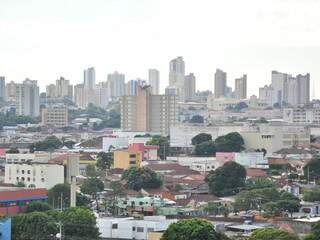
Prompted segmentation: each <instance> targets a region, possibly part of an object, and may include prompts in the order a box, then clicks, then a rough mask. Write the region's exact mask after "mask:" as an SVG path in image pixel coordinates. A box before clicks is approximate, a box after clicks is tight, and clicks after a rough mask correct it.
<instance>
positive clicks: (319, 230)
mask: <svg viewBox="0 0 320 240" xmlns="http://www.w3.org/2000/svg"><path fill="white" fill-rule="evenodd" d="M319 239H320V222H317V223H315V224H314V225H313V226H312V229H311V233H309V234H308V235H307V236H305V238H304V239H303V240H319Z"/></svg>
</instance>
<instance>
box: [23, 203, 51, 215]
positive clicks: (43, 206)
mask: <svg viewBox="0 0 320 240" xmlns="http://www.w3.org/2000/svg"><path fill="white" fill-rule="evenodd" d="M51 209H52V208H51V206H50V205H49V204H48V203H47V202H40V201H37V202H30V204H29V206H28V208H27V212H28V213H30V212H46V211H49V210H51Z"/></svg>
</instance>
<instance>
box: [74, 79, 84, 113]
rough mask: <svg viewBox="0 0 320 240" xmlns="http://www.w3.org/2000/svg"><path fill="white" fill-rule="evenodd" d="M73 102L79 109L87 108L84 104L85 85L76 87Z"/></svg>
mask: <svg viewBox="0 0 320 240" xmlns="http://www.w3.org/2000/svg"><path fill="white" fill-rule="evenodd" d="M73 101H74V103H75V104H76V105H77V106H78V107H79V108H86V107H87V106H86V104H85V102H84V85H83V84H77V85H75V86H74V95H73Z"/></svg>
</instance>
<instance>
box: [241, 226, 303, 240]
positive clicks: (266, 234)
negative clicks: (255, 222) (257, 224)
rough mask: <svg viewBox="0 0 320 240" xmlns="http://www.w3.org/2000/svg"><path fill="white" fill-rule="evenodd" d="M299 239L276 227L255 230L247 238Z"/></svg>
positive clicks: (257, 239) (263, 239)
mask: <svg viewBox="0 0 320 240" xmlns="http://www.w3.org/2000/svg"><path fill="white" fill-rule="evenodd" d="M271 239H272V240H299V237H298V236H297V235H295V234H293V233H289V232H287V231H284V230H281V229H278V228H262V229H258V230H255V231H254V232H253V233H252V234H251V235H250V237H248V238H247V240H271Z"/></svg>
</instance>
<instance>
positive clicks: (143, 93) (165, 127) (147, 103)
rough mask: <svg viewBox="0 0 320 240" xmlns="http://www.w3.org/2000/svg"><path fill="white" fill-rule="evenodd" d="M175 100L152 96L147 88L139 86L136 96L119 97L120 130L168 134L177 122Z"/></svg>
mask: <svg viewBox="0 0 320 240" xmlns="http://www.w3.org/2000/svg"><path fill="white" fill-rule="evenodd" d="M177 100H178V99H177V96H176V95H172V96H170V95H152V94H151V91H150V87H149V86H145V87H141V86H139V87H138V90H137V95H135V96H123V97H121V100H120V108H121V110H120V114H121V128H122V129H124V130H128V131H143V132H159V133H162V134H168V133H169V130H170V126H172V125H174V124H176V123H177V121H178V107H177Z"/></svg>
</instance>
